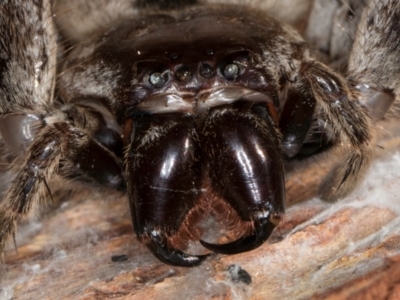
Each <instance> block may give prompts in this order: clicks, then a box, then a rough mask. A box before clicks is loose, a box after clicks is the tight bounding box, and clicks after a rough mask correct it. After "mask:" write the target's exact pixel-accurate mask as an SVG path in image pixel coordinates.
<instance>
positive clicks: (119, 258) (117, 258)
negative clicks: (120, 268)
mask: <svg viewBox="0 0 400 300" xmlns="http://www.w3.org/2000/svg"><path fill="white" fill-rule="evenodd" d="M127 260H128V255H125V254H122V255H113V256H111V261H112V262H120V261H127Z"/></svg>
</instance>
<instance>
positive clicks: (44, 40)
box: [0, 0, 124, 253]
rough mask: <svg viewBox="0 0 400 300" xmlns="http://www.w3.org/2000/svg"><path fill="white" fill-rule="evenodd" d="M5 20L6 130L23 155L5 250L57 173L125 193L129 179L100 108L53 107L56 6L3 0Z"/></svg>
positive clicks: (2, 235)
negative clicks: (124, 189) (123, 174)
mask: <svg viewBox="0 0 400 300" xmlns="http://www.w3.org/2000/svg"><path fill="white" fill-rule="evenodd" d="M0 20H1V22H2V23H1V24H0V25H1V26H0V37H1V40H0V42H1V44H2V47H1V52H0V65H1V69H0V71H1V77H0V80H1V84H0V109H1V115H2V116H1V119H0V132H1V134H2V137H3V140H4V141H5V143H6V145H8V147H9V148H10V149H11V150H12V151H13V152H14V153H15V154H16V155H19V156H22V157H21V159H20V160H21V161H22V164H21V167H20V169H19V170H18V171H17V175H16V177H15V178H14V180H13V181H12V183H11V185H10V187H9V189H8V191H7V192H6V194H5V196H4V199H3V200H2V203H1V206H0V253H1V252H2V251H3V250H4V246H5V243H6V240H7V238H8V237H9V236H10V235H12V234H14V232H15V229H16V224H17V223H18V221H19V220H20V219H22V218H23V217H26V216H27V215H29V214H32V213H33V212H34V210H35V208H37V206H38V203H39V201H40V199H43V198H44V197H45V195H46V193H48V192H49V187H48V185H47V183H48V182H49V181H50V178H51V177H52V175H53V174H55V173H57V172H58V171H59V168H60V169H61V171H62V173H63V174H64V175H65V176H67V177H70V176H72V177H77V176H80V177H82V178H83V179H86V180H91V181H93V182H96V183H100V184H104V185H106V186H108V187H110V188H114V189H123V188H124V180H123V178H122V175H121V166H120V161H119V159H118V158H117V155H122V153H118V151H116V152H115V153H113V150H114V149H117V148H120V147H118V146H119V143H122V141H121V139H120V134H118V128H114V127H113V125H112V124H110V122H109V121H108V118H107V117H108V116H107V112H106V110H105V109H104V108H103V107H102V105H101V104H98V103H96V104H95V105H94V104H92V103H91V102H90V101H89V100H77V101H76V102H77V103H75V104H73V105H72V104H71V105H65V106H63V107H62V109H61V110H58V109H55V108H54V107H53V106H52V101H53V90H54V83H55V69H56V68H55V65H56V57H55V56H56V42H55V40H56V34H55V31H54V27H53V22H52V17H51V9H50V3H49V2H48V1H45V0H43V1H10V2H8V1H6V2H3V4H2V6H1V9H0ZM111 123H112V122H111ZM103 164H106V165H107V166H108V168H107V169H104V168H103V167H102V166H103ZM71 166H74V167H73V168H71Z"/></svg>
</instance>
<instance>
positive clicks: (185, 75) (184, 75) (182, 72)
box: [175, 66, 192, 82]
mask: <svg viewBox="0 0 400 300" xmlns="http://www.w3.org/2000/svg"><path fill="white" fill-rule="evenodd" d="M175 76H176V78H177V79H178V80H179V81H182V82H184V81H188V80H189V79H190V78H191V77H192V72H191V71H190V69H189V68H188V67H185V66H182V67H180V68H179V69H178V70H177V71H176V74H175Z"/></svg>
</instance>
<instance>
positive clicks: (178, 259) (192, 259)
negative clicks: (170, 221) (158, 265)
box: [147, 234, 209, 267]
mask: <svg viewBox="0 0 400 300" xmlns="http://www.w3.org/2000/svg"><path fill="white" fill-rule="evenodd" d="M147 247H148V248H149V249H150V251H151V252H152V253H153V254H154V256H155V257H157V258H158V259H159V260H161V261H162V262H163V263H166V264H169V265H173V266H179V267H195V266H198V265H200V264H201V263H202V262H203V261H204V260H205V259H206V258H207V257H208V255H209V254H206V255H189V254H186V253H183V252H182V251H180V250H177V249H173V248H171V247H169V246H168V244H167V241H166V238H162V237H161V236H160V235H154V234H152V236H151V241H150V242H149V243H147Z"/></svg>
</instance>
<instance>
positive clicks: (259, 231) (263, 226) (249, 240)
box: [200, 218, 276, 254]
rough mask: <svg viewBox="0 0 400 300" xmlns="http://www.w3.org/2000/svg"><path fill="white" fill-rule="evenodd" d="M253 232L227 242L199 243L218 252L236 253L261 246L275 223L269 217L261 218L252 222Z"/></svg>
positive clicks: (201, 241)
mask: <svg viewBox="0 0 400 300" xmlns="http://www.w3.org/2000/svg"><path fill="white" fill-rule="evenodd" d="M254 226H255V228H254V233H253V234H252V235H248V236H243V237H241V238H239V239H238V240H236V241H234V242H231V243H227V244H210V243H207V242H205V241H203V240H200V243H201V245H202V246H203V247H204V248H206V249H208V250H210V251H213V252H216V253H220V254H237V253H242V252H247V251H251V250H254V249H256V248H258V247H259V246H261V245H262V244H263V243H264V242H265V241H266V240H267V239H268V238H269V236H270V235H271V233H272V231H273V230H274V228H275V226H276V225H275V224H274V223H273V222H271V221H270V220H269V218H262V219H259V220H257V221H256V222H254Z"/></svg>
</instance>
